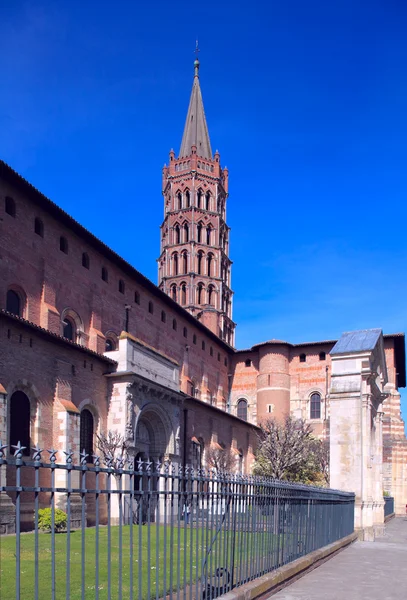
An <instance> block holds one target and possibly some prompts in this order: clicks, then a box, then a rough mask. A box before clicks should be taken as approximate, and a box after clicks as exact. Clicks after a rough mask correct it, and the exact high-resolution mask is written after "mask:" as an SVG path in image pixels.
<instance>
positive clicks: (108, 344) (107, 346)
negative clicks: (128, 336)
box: [105, 338, 116, 352]
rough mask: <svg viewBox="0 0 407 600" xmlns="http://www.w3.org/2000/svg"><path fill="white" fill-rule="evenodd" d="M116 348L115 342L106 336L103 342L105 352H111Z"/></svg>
mask: <svg viewBox="0 0 407 600" xmlns="http://www.w3.org/2000/svg"><path fill="white" fill-rule="evenodd" d="M114 350H116V343H115V341H114V340H112V338H106V342H105V352H113V351H114Z"/></svg>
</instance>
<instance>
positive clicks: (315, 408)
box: [309, 393, 321, 419]
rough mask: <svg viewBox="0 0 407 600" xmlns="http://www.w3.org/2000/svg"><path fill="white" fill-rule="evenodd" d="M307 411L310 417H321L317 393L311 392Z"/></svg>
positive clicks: (319, 399) (319, 398) (319, 397)
mask: <svg viewBox="0 0 407 600" xmlns="http://www.w3.org/2000/svg"><path fill="white" fill-rule="evenodd" d="M309 413H310V414H309V416H310V419H320V418H321V396H320V395H319V394H317V393H314V394H311V398H310V410H309Z"/></svg>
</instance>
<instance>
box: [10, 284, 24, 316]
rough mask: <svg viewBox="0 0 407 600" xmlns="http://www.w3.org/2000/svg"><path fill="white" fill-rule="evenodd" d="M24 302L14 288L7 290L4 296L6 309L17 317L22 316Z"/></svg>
mask: <svg viewBox="0 0 407 600" xmlns="http://www.w3.org/2000/svg"><path fill="white" fill-rule="evenodd" d="M23 308H24V302H23V299H22V297H21V296H20V294H19V293H18V292H16V291H15V290H8V291H7V296H6V310H7V312H9V313H12V314H13V315H17V317H22V316H23Z"/></svg>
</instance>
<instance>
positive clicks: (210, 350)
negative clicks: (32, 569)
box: [209, 346, 213, 356]
mask: <svg viewBox="0 0 407 600" xmlns="http://www.w3.org/2000/svg"><path fill="white" fill-rule="evenodd" d="M209 354H210V355H211V356H213V348H212V346H211V347H210V348H209Z"/></svg>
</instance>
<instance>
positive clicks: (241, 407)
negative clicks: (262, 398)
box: [237, 398, 247, 421]
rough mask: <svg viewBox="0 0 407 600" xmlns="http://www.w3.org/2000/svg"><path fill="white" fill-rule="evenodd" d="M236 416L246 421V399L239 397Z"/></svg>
mask: <svg viewBox="0 0 407 600" xmlns="http://www.w3.org/2000/svg"><path fill="white" fill-rule="evenodd" d="M237 416H238V417H239V419H242V420H243V421H247V400H245V399H244V398H240V400H238V401H237Z"/></svg>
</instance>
